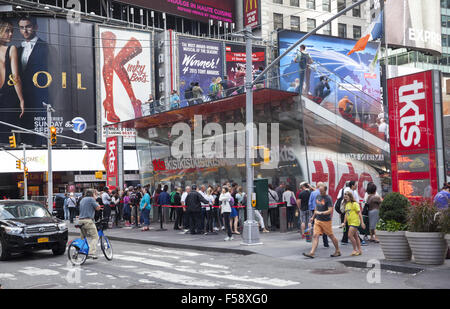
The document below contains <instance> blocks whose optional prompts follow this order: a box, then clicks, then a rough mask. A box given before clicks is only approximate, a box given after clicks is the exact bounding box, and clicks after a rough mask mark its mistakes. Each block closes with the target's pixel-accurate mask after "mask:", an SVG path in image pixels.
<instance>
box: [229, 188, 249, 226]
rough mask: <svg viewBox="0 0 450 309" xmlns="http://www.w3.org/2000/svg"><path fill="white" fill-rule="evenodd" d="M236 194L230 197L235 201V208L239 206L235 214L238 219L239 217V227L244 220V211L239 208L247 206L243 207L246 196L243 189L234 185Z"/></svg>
mask: <svg viewBox="0 0 450 309" xmlns="http://www.w3.org/2000/svg"><path fill="white" fill-rule="evenodd" d="M235 192H236V193H235V194H234V196H233V195H231V196H233V198H234V199H235V201H236V202H235V203H236V206H239V208H237V209H236V210H237V212H238V217H239V225H240V226H244V221H243V220H244V218H245V217H246V215H245V213H246V209H245V208H243V207H241V206H247V205H245V204H246V203H247V197H246V194H245V192H244V190H243V188H242V187H241V186H237V184H236V191H235Z"/></svg>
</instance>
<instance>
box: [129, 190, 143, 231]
mask: <svg viewBox="0 0 450 309" xmlns="http://www.w3.org/2000/svg"><path fill="white" fill-rule="evenodd" d="M141 199H142V193H141V187H140V186H136V187H135V188H133V193H131V194H130V202H131V205H132V214H133V218H132V220H131V221H132V222H133V224H134V226H135V228H138V227H139V223H140V222H141V221H142V219H141V216H140V210H139V208H140V203H141ZM133 219H134V220H133Z"/></svg>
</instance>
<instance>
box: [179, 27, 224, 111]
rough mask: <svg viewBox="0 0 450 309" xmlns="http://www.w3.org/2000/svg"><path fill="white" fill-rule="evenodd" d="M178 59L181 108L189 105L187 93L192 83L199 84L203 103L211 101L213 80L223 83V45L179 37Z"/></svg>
mask: <svg viewBox="0 0 450 309" xmlns="http://www.w3.org/2000/svg"><path fill="white" fill-rule="evenodd" d="M178 59H179V60H178V61H179V63H178V67H179V73H178V76H179V85H180V91H179V94H180V99H181V104H180V107H185V106H187V105H188V102H187V100H186V99H185V92H186V90H187V89H189V87H191V83H194V84H195V83H198V84H199V86H200V88H201V89H202V91H203V97H202V99H201V100H202V101H203V102H207V101H210V100H211V97H210V96H208V93H209V87H210V85H211V83H212V81H213V79H214V80H216V81H217V79H219V81H221V80H222V79H223V77H224V72H223V47H222V43H221V42H217V41H211V40H201V39H192V38H187V37H182V36H179V37H178Z"/></svg>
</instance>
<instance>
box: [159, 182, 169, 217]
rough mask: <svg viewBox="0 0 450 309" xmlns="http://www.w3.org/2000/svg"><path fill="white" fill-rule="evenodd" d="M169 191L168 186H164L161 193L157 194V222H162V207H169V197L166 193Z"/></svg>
mask: <svg viewBox="0 0 450 309" xmlns="http://www.w3.org/2000/svg"><path fill="white" fill-rule="evenodd" d="M168 191H169V186H168V185H164V188H163V191H162V192H161V193H160V194H159V196H158V200H157V201H158V202H157V204H158V205H159V209H158V213H159V215H158V217H159V220H161V221H162V220H163V207H166V206H169V205H170V195H169V193H168Z"/></svg>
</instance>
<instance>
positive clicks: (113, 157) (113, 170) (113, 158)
mask: <svg viewBox="0 0 450 309" xmlns="http://www.w3.org/2000/svg"><path fill="white" fill-rule="evenodd" d="M118 148H119V145H118V137H108V138H107V139H106V156H107V159H106V160H107V167H108V168H107V169H106V185H107V186H108V188H110V189H111V190H114V189H115V188H116V187H117V186H118V185H119V151H118Z"/></svg>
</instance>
